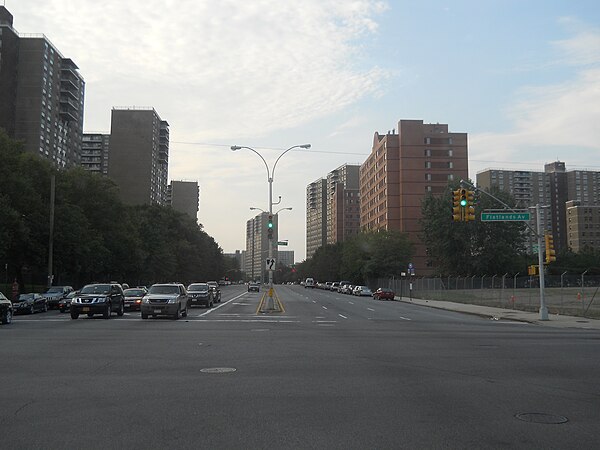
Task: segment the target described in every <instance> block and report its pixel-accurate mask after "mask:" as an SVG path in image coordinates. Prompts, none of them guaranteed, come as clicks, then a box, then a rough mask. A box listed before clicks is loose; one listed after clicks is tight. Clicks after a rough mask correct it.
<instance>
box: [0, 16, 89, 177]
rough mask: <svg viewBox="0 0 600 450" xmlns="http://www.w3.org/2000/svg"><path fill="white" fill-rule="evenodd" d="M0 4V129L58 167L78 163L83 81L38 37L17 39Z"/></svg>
mask: <svg viewBox="0 0 600 450" xmlns="http://www.w3.org/2000/svg"><path fill="white" fill-rule="evenodd" d="M12 24H13V17H12V15H11V14H10V12H9V11H8V10H7V9H6V8H5V7H4V6H0V128H4V129H5V130H6V132H7V134H8V135H9V137H11V138H13V139H17V140H21V141H23V147H24V149H25V150H26V151H28V152H31V153H35V154H36V155H38V156H40V157H42V158H45V159H48V160H49V161H51V162H52V163H53V164H54V165H55V166H56V167H58V168H65V167H72V166H75V165H79V163H80V154H79V153H80V149H81V137H82V131H83V105H84V91H85V83H84V81H83V77H82V76H81V75H80V74H79V72H78V70H79V68H78V67H77V65H76V64H75V62H73V60H71V59H69V58H65V57H64V56H63V55H61V53H60V52H59V51H58V49H56V47H54V45H52V43H51V42H50V40H48V38H46V36H44V35H43V34H37V35H23V36H19V34H18V33H17V31H15V29H14V28H13V27H12Z"/></svg>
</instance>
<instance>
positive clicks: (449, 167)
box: [448, 161, 454, 169]
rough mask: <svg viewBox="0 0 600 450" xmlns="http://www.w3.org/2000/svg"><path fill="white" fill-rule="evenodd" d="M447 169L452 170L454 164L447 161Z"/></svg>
mask: <svg viewBox="0 0 600 450" xmlns="http://www.w3.org/2000/svg"><path fill="white" fill-rule="evenodd" d="M448 169H454V163H453V162H452V161H448Z"/></svg>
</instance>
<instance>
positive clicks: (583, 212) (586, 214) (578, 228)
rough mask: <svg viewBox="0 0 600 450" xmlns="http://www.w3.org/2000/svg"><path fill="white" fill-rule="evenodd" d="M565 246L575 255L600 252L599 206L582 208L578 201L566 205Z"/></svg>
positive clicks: (571, 201)
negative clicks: (589, 250) (591, 251)
mask: <svg viewBox="0 0 600 450" xmlns="http://www.w3.org/2000/svg"><path fill="white" fill-rule="evenodd" d="M566 212H567V214H566V217H567V227H566V228H567V246H568V247H569V249H570V250H571V251H573V252H575V253H579V252H581V251H582V250H586V249H591V250H595V251H600V205H596V206H589V205H587V206H582V205H581V202H580V201H578V200H570V201H568V202H567V203H566Z"/></svg>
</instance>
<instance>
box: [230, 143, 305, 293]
mask: <svg viewBox="0 0 600 450" xmlns="http://www.w3.org/2000/svg"><path fill="white" fill-rule="evenodd" d="M243 148H245V149H246V150H250V151H251V152H254V153H256V154H257V155H258V157H259V158H260V159H261V160H262V162H263V163H264V164H265V168H266V169H267V182H268V183H269V214H271V215H272V214H273V177H274V175H275V168H276V167H277V163H278V162H279V160H280V159H281V157H282V156H283V155H285V154H286V153H287V152H289V151H290V150H292V149H294V148H305V149H309V148H310V144H302V145H294V146H292V147H290V148H288V149H287V150H285V151H284V152H283V153H281V155H279V156H278V157H277V159H276V160H275V163H274V164H273V167H272V168H271V169H269V165H268V164H267V161H266V160H265V158H263V156H262V155H261V154H260V153H259V152H257V151H256V150H254V149H253V148H252V147H246V146H240V145H232V146H231V150H232V151H234V152H235V151H237V150H241V149H243ZM256 209H258V208H256ZM283 209H287V208H283ZM290 209H291V208H290ZM278 212H279V211H278ZM271 258H273V240H272V239H270V240H269V259H271ZM269 287H270V288H273V272H272V271H271V270H270V271H269Z"/></svg>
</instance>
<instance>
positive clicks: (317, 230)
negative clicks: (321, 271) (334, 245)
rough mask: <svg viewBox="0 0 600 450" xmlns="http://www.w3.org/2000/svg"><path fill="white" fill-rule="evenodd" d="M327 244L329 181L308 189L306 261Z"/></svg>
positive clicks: (317, 181) (316, 183)
mask: <svg viewBox="0 0 600 450" xmlns="http://www.w3.org/2000/svg"><path fill="white" fill-rule="evenodd" d="M325 244H327V180H325V179H323V178H321V179H319V180H316V181H314V182H312V183H310V184H309V185H308V186H307V187H306V259H309V258H311V257H312V256H313V255H314V254H315V252H316V251H317V249H318V248H319V247H322V246H324V245H325Z"/></svg>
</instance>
